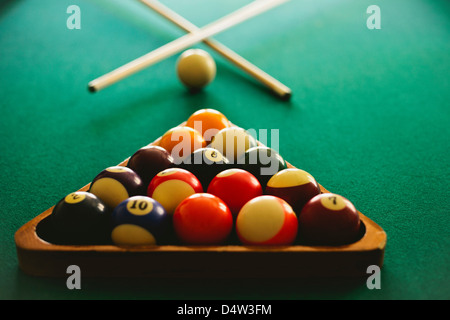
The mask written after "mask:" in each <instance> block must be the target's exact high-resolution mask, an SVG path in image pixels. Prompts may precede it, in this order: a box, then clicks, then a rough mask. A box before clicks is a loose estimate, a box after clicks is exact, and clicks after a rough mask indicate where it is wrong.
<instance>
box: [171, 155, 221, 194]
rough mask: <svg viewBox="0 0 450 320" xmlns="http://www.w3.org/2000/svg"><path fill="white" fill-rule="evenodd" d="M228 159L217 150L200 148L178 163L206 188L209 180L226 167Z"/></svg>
mask: <svg viewBox="0 0 450 320" xmlns="http://www.w3.org/2000/svg"><path fill="white" fill-rule="evenodd" d="M228 164H229V161H228V159H227V158H225V157H224V156H223V155H222V154H221V153H220V152H219V151H217V150H216V149H213V148H201V149H198V150H195V151H194V152H193V153H191V154H190V155H189V156H188V157H187V158H186V159H184V160H183V162H182V163H181V164H180V165H179V167H180V168H182V169H186V170H187V171H189V172H191V173H193V174H194V175H195V176H196V177H197V178H198V180H199V181H200V182H201V184H202V186H203V190H207V189H208V186H209V183H210V182H211V180H212V179H213V178H214V177H215V176H216V175H217V174H218V173H220V172H221V171H224V170H226V169H228V168H229V167H228Z"/></svg>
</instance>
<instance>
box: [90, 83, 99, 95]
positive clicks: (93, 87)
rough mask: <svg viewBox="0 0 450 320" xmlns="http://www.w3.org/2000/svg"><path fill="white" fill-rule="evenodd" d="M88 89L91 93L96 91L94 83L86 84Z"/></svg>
mask: <svg viewBox="0 0 450 320" xmlns="http://www.w3.org/2000/svg"><path fill="white" fill-rule="evenodd" d="M88 91H89V92H91V93H94V92H97V91H98V90H97V88H96V87H95V86H94V85H92V84H88Z"/></svg>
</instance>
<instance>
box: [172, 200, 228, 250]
mask: <svg viewBox="0 0 450 320" xmlns="http://www.w3.org/2000/svg"><path fill="white" fill-rule="evenodd" d="M173 226H174V229H175V232H176V234H177V235H178V237H179V239H180V240H181V241H182V242H183V243H185V244H191V245H214V244H221V243H223V242H224V241H225V240H226V239H227V238H228V236H229V235H230V233H231V230H232V228H233V217H232V215H231V212H230V210H229V209H228V207H227V206H226V204H225V203H224V202H223V201H222V200H221V199H219V198H218V197H216V196H214V195H212V194H209V193H197V194H194V195H192V196H190V197H188V198H186V199H185V200H183V201H182V202H181V203H180V205H179V206H178V207H177V209H176V210H175V213H174V215H173Z"/></svg>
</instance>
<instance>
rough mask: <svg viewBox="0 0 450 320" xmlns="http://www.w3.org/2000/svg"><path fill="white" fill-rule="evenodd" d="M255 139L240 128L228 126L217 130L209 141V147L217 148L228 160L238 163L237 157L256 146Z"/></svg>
mask: <svg viewBox="0 0 450 320" xmlns="http://www.w3.org/2000/svg"><path fill="white" fill-rule="evenodd" d="M256 145H257V142H256V139H255V138H253V137H252V135H250V133H249V132H248V131H246V130H244V129H242V128H238V127H229V128H224V129H222V130H220V131H219V132H217V134H216V135H215V136H214V137H213V139H212V141H211V143H210V144H209V145H208V146H209V147H211V148H214V149H217V150H219V151H220V152H221V153H222V154H223V155H224V156H225V157H226V158H227V159H228V160H229V161H230V162H232V163H236V164H237V163H238V161H237V160H238V159H240V158H241V157H242V155H243V154H244V153H245V152H246V151H247V150H248V149H250V148H252V147H256Z"/></svg>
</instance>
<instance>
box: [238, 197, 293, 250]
mask: <svg viewBox="0 0 450 320" xmlns="http://www.w3.org/2000/svg"><path fill="white" fill-rule="evenodd" d="M297 229H298V220H297V216H296V214H295V212H294V210H292V208H291V206H290V205H289V204H288V203H287V202H286V201H284V200H283V199H280V198H278V197H274V196H268V195H264V196H259V197H256V198H254V199H252V200H250V201H249V202H247V203H246V204H245V205H244V206H243V207H242V209H241V211H240V212H239V214H238V216H237V219H236V233H237V235H238V238H239V239H240V241H241V242H242V243H243V244H248V245H291V244H292V243H293V242H294V241H295V239H296V236H297Z"/></svg>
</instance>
